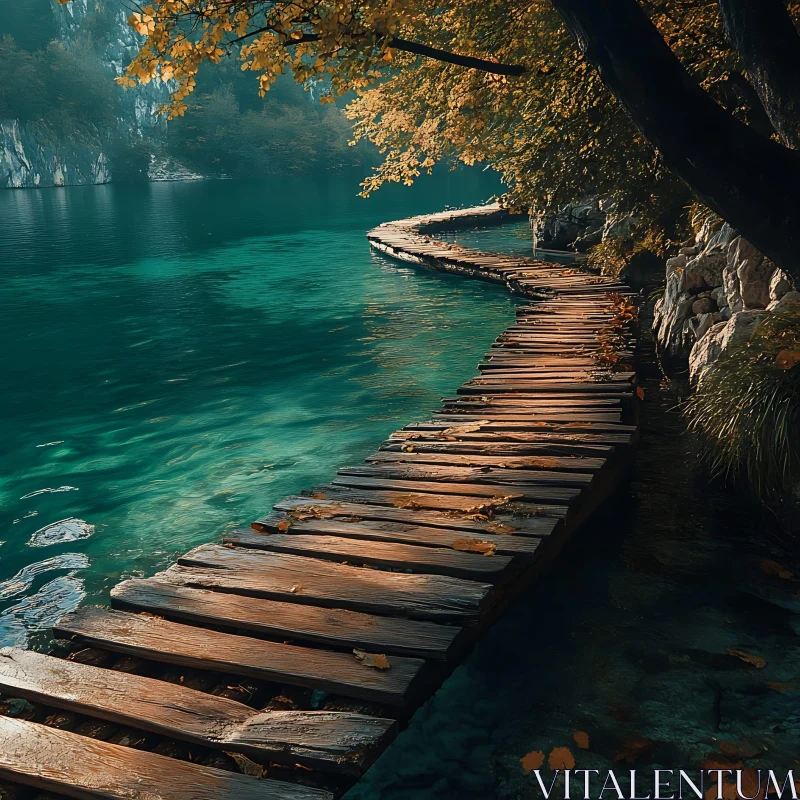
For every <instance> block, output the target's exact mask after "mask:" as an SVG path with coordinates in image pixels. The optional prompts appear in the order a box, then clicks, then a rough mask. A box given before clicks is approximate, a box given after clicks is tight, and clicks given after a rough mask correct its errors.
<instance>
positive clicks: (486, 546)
mask: <svg viewBox="0 0 800 800" xmlns="http://www.w3.org/2000/svg"><path fill="white" fill-rule="evenodd" d="M453 550H461V551H463V552H465V553H481V554H482V555H485V556H493V555H494V554H495V553H496V552H497V545H496V544H495V543H494V542H487V541H484V540H483V539H456V540H455V541H454V542H453Z"/></svg>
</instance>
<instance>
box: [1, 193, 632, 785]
mask: <svg viewBox="0 0 800 800" xmlns="http://www.w3.org/2000/svg"><path fill="white" fill-rule="evenodd" d="M497 214H498V212H497V211H496V210H495V209H493V208H480V209H470V210H466V211H459V212H447V213H442V214H435V215H431V216H427V217H418V218H414V219H410V220H402V221H399V222H391V223H387V224H385V225H382V226H380V227H379V228H376V229H375V230H373V231H371V232H370V233H369V240H370V243H371V244H372V246H373V247H375V248H376V249H377V250H380V251H381V252H383V253H386V254H388V255H390V256H392V257H394V258H397V259H401V260H405V261H409V262H413V263H416V264H420V265H423V266H426V267H430V268H433V269H438V270H443V271H448V272H454V273H457V274H460V275H465V276H469V277H472V278H479V279H481V280H488V281H494V282H499V283H503V284H505V285H506V286H508V287H509V289H510V290H511V291H513V292H515V293H518V294H521V295H524V296H526V297H528V298H529V299H530V300H531V302H529V303H528V304H526V305H521V306H520V307H519V309H518V312H517V320H516V322H515V324H513V325H511V326H510V327H509V328H508V329H507V330H505V331H504V332H503V333H502V334H501V335H500V336H499V337H498V338H497V340H496V341H495V343H494V344H493V345H492V347H491V350H490V351H489V352H488V353H487V354H486V356H485V358H484V360H483V362H482V363H481V364H480V365H479V375H478V376H477V377H475V378H473V379H472V380H470V381H468V382H467V383H465V384H464V385H463V386H461V387H460V388H459V389H458V390H457V392H456V394H455V395H454V396H453V397H448V398H445V399H444V400H443V401H442V407H441V408H440V409H438V410H436V411H435V412H433V413H432V415H431V417H430V419H428V420H424V421H422V422H415V423H413V424H411V425H407V426H406V427H405V428H403V429H402V430H399V431H397V432H396V433H394V434H392V435H391V436H390V437H389V439H387V440H386V441H385V442H384V443H383V444H382V445H381V447H380V449H379V450H378V451H377V452H376V453H375V454H374V455H372V456H370V457H369V458H368V459H367V462H366V464H364V465H357V466H349V467H344V468H342V469H341V470H339V473H338V474H337V475H336V477H335V478H334V479H333V480H332V481H331V482H330V483H329V484H326V485H324V486H319V487H315V488H313V489H311V490H310V491H309V492H308V493H307V494H304V495H302V496H296V497H287V498H285V499H283V500H281V501H280V502H279V503H277V504H276V505H275V506H274V508H273V510H272V511H270V512H269V513H267V514H266V515H265V516H263V517H261V518H260V519H258V520H256V521H254V522H253V523H252V525H251V526H250V527H249V528H241V529H238V530H235V531H233V532H231V533H229V534H228V535H227V536H225V538H224V539H223V540H222V542H218V543H213V544H208V545H204V546H202V547H198V548H196V549H194V550H192V551H191V552H189V553H186V555H184V556H182V557H181V558H179V559H178V561H177V563H176V564H175V565H174V566H172V567H170V568H169V569H167V570H166V571H164V572H161V573H159V574H157V575H155V576H154V577H152V578H147V579H133V580H127V581H124V582H122V583H120V584H119V585H118V586H116V587H115V588H114V589H113V590H112V592H111V606H112V608H98V607H85V608H82V609H80V610H78V611H76V612H74V613H72V614H69V615H68V616H67V617H65V618H64V619H62V620H61V621H60V622H59V623H58V625H57V626H56V627H55V629H54V632H55V635H56V637H58V638H59V639H61V640H67V641H68V642H69V644H68V645H67V644H65V645H64V647H63V648H62V649H61V650H59V651H56V652H55V653H54V654H53V655H42V654H38V653H34V652H29V651H23V650H19V649H14V648H6V649H3V650H0V694H2V697H0V798H2V800H28V799H29V798H40V799H41V800H44V798H45V797H47V798H52V797H53V796H69V797H76V798H100V797H102V798H119V799H120V800H121V799H122V798H126V799H127V800H130V799H131V798H136V799H137V800H157V798H164V800H168V799H169V800H171V799H172V798H176V799H177V798H181V799H182V800H183V799H185V800H222V798H226V800H231V799H232V798H235V799H236V800H250V799H251V798H252V799H253V800H255V798H259V799H262V800H267V799H268V800H273V799H274V800H284V799H285V800H325V799H326V798H331V797H334V796H338V795H341V794H342V793H343V792H344V791H346V790H347V789H348V788H349V787H350V786H351V785H352V784H353V783H354V782H355V781H356V780H358V778H359V777H360V775H361V774H363V772H364V770H366V769H367V768H368V767H369V766H370V764H371V763H372V762H373V761H374V760H375V758H376V757H377V756H378V755H380V753H381V752H382V751H383V750H384V749H385V748H386V747H387V746H388V745H389V744H390V742H391V741H392V739H393V737H394V736H395V734H396V733H397V730H398V728H399V726H400V725H402V724H403V723H404V722H405V721H406V720H407V719H408V718H409V716H410V715H411V714H412V713H413V712H414V710H415V709H416V708H417V707H418V706H419V704H420V703H421V702H423V701H424V700H425V699H426V698H427V697H428V696H429V695H430V694H431V693H432V692H434V691H435V690H436V689H437V688H438V687H439V686H440V685H441V683H442V682H443V681H444V680H445V678H446V677H447V676H448V674H449V673H450V672H451V671H452V670H453V668H454V667H455V666H456V665H457V664H458V663H459V662H460V661H461V660H462V659H463V658H464V656H465V655H466V653H467V652H468V650H469V648H470V647H471V646H472V644H473V643H474V642H475V641H476V639H477V638H478V637H480V635H481V634H482V632H483V631H485V629H486V628H487V626H489V625H490V624H491V623H492V621H493V620H495V619H496V618H497V616H498V615H499V614H501V613H502V612H503V610H504V609H505V608H506V607H507V606H508V605H509V604H510V603H511V602H513V601H514V599H515V598H516V597H517V596H518V595H519V594H520V592H521V591H523V590H524V589H525V588H526V587H528V586H529V585H530V584H531V582H532V581H533V580H534V579H535V578H536V575H537V573H538V572H539V571H540V570H541V569H542V567H543V566H545V565H546V564H547V563H548V561H550V560H551V559H552V558H553V557H554V556H555V555H556V554H557V553H558V551H559V549H560V547H561V546H562V544H563V542H564V541H565V540H566V538H567V537H568V536H569V535H570V534H571V533H572V531H573V530H575V528H576V527H577V526H578V525H579V524H581V522H583V521H584V520H585V519H586V518H587V516H588V515H589V514H590V513H591V512H592V510H593V509H594V508H596V507H597V505H598V504H599V503H601V502H602V501H603V500H604V499H606V498H607V497H608V496H609V494H610V493H611V492H612V491H613V489H614V488H615V486H616V485H617V484H618V483H619V481H620V480H621V478H622V477H623V476H624V474H625V472H626V469H627V467H628V466H629V463H630V450H631V447H632V446H633V444H634V442H635V439H636V426H635V400H636V393H635V386H634V382H635V375H634V374H633V372H632V371H631V370H630V368H629V367H627V366H626V364H627V363H628V358H629V356H630V350H631V347H632V339H631V336H632V331H631V326H630V325H629V323H630V322H631V320H632V319H633V317H634V310H633V308H632V307H631V306H630V305H629V303H628V301H627V300H626V299H625V297H626V295H627V294H629V292H628V290H627V287H625V286H624V285H621V284H619V283H617V282H615V281H613V280H611V279H605V278H598V277H596V276H592V275H588V274H586V273H583V272H580V271H578V270H576V269H573V268H568V267H564V266H559V265H555V264H548V263H544V262H534V261H530V260H526V259H521V258H513V257H510V256H500V255H489V254H484V253H480V252H477V251H474V250H469V249H465V248H461V247H459V246H457V245H453V244H445V243H441V242H436V241H435V240H434V239H433V238H432V234H434V233H435V232H436V231H437V230H442V229H447V228H450V227H454V226H457V225H465V224H468V225H475V224H478V223H480V222H482V221H483V222H487V223H490V222H492V221H493V219H494V218H495V216H496V215H497Z"/></svg>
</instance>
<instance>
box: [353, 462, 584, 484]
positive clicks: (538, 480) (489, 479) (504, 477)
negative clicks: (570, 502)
mask: <svg viewBox="0 0 800 800" xmlns="http://www.w3.org/2000/svg"><path fill="white" fill-rule="evenodd" d="M338 474H339V475H346V476H351V477H359V478H392V479H395V480H405V481H436V482H442V483H458V484H484V483H485V484H489V485H491V486H494V485H498V484H499V485H505V484H513V485H514V486H515V487H516V486H518V485H520V486H522V485H524V486H529V485H538V484H543V485H552V486H570V487H577V488H584V487H586V486H588V485H589V484H590V483H591V482H592V475H591V474H590V473H586V472H554V471H551V470H544V469H542V470H536V469H503V468H496V467H489V466H471V467H460V466H449V465H445V464H438V465H432V464H414V463H402V462H400V463H390V464H381V465H378V466H374V465H373V466H369V465H368V466H363V467H362V466H357V467H342V469H340V470H339V473H338Z"/></svg>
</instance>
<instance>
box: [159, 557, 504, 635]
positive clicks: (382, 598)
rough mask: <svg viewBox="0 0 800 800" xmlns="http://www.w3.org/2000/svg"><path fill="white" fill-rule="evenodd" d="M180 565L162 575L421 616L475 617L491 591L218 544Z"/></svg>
mask: <svg viewBox="0 0 800 800" xmlns="http://www.w3.org/2000/svg"><path fill="white" fill-rule="evenodd" d="M178 565H179V566H178V567H171V568H170V569H168V570H167V571H166V572H163V573H160V577H162V578H163V579H165V580H179V581H180V582H181V583H184V584H186V585H190V586H199V587H200V588H214V589H220V590H223V589H224V590H227V591H236V592H238V593H240V594H252V595H254V596H257V597H268V598H272V599H276V600H277V599H280V600H287V601H290V602H296V603H306V604H309V605H321V606H329V607H339V608H350V609H353V610H355V611H367V612H370V613H373V612H374V613H379V614H397V615H400V616H409V617H416V618H419V619H434V620H442V619H451V618H460V617H464V616H467V617H469V616H476V615H478V614H479V613H480V612H481V611H482V610H484V609H485V608H486V606H487V605H488V603H489V600H490V597H491V593H492V587H491V586H490V585H488V584H484V583H477V582H474V581H467V580H462V579H461V578H451V577H448V576H445V575H409V574H406V573H398V572H386V571H384V570H378V569H370V568H368V567H351V566H349V565H345V564H335V563H331V562H330V561H322V560H320V559H316V558H304V557H301V556H294V555H287V554H284V553H268V552H261V551H256V550H244V549H242V548H230V547H224V546H221V545H216V544H209V545H203V546H201V547H197V548H195V549H194V550H192V551H191V552H189V553H187V554H186V555H184V556H181V557H180V558H179V559H178ZM181 567H201V568H205V569H200V570H195V571H192V570H187V569H183V570H182V569H181Z"/></svg>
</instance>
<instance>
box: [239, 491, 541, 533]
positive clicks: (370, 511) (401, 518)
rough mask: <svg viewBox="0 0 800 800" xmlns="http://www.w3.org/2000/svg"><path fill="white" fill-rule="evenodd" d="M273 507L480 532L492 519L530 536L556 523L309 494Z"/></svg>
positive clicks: (304, 516) (305, 516) (300, 515)
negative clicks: (427, 509) (395, 505)
mask: <svg viewBox="0 0 800 800" xmlns="http://www.w3.org/2000/svg"><path fill="white" fill-rule="evenodd" d="M275 510H276V511H285V512H288V513H290V514H291V515H292V516H293V517H294V518H295V519H299V520H300V521H305V520H313V519H322V520H333V519H336V520H339V521H345V520H350V521H361V520H383V521H386V522H400V523H405V524H412V525H425V526H429V527H434V528H452V529H456V530H460V531H470V532H472V533H476V534H483V533H486V532H487V531H491V529H492V526H493V525H494V524H495V523H503V524H507V525H513V526H514V527H515V528H519V529H521V530H520V533H523V532H524V533H525V534H528V535H532V536H548V535H549V534H551V533H552V532H553V531H554V529H555V528H556V526H557V521H556V520H554V519H552V518H547V517H528V518H524V519H514V518H513V517H512V516H511V514H503V513H502V511H501V512H500V513H498V512H495V515H494V517H493V519H492V520H481V519H476V518H475V516H474V515H465V514H458V513H452V512H441V511H421V510H415V509H408V508H395V507H392V506H382V505H368V504H360V503H346V502H343V501H335V500H314V499H312V498H309V497H285V498H284V499H283V500H281V501H280V502H279V503H276V504H275ZM264 521H265V518H263V517H262V518H260V519H257V520H256V521H255V522H253V523H251V527H252V528H253V529H254V530H261V529H262V528H261V526H262V525H263V524H264Z"/></svg>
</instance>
